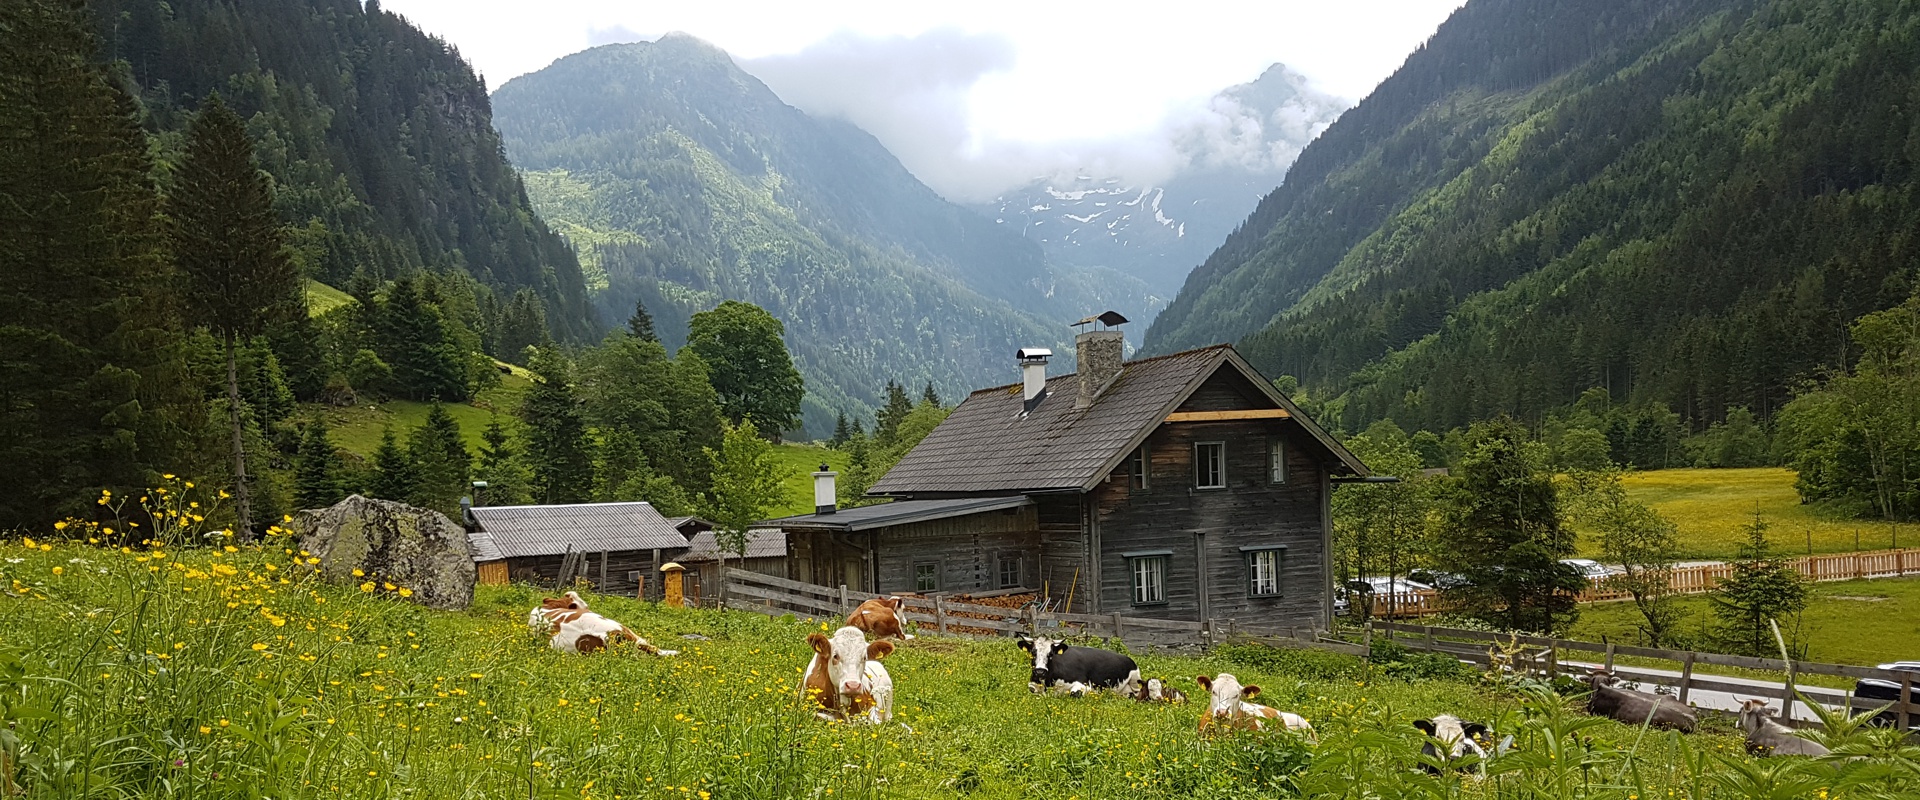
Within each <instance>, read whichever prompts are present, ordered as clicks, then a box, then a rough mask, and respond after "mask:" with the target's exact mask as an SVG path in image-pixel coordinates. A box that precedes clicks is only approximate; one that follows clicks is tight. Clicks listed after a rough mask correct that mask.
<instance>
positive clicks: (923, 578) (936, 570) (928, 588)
mask: <svg viewBox="0 0 1920 800" xmlns="http://www.w3.org/2000/svg"><path fill="white" fill-rule="evenodd" d="M913 590H914V591H916V592H937V591H940V564H939V563H938V562H933V561H927V562H922V563H919V564H915V565H913Z"/></svg>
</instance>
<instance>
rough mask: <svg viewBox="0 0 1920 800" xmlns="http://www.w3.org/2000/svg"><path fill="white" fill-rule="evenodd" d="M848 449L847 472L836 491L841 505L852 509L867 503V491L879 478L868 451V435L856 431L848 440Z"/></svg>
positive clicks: (837, 484) (841, 478) (836, 485)
mask: <svg viewBox="0 0 1920 800" xmlns="http://www.w3.org/2000/svg"><path fill="white" fill-rule="evenodd" d="M846 449H847V470H846V473H845V474H843V475H841V476H840V481H839V482H838V483H836V484H835V485H834V490H835V492H837V493H838V494H839V497H838V498H837V499H838V500H839V502H840V505H841V506H842V507H843V508H852V507H854V506H857V505H860V504H861V503H863V502H865V498H866V494H867V489H869V488H871V487H872V486H873V482H874V480H875V479H876V478H877V477H878V476H876V475H874V474H873V456H872V455H871V453H869V451H868V447H867V435H866V434H864V433H859V432H857V431H856V432H855V433H854V434H853V435H851V436H850V437H848V438H847V446H846Z"/></svg>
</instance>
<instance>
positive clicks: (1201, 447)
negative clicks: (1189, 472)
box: [1193, 441, 1227, 489]
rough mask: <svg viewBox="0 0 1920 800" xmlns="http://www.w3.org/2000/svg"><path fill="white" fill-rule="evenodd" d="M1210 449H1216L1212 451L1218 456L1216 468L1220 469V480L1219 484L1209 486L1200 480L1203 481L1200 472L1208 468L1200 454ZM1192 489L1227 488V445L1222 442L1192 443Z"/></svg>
mask: <svg viewBox="0 0 1920 800" xmlns="http://www.w3.org/2000/svg"><path fill="white" fill-rule="evenodd" d="M1210 447H1211V448H1216V449H1215V450H1214V452H1215V453H1217V454H1218V466H1219V468H1220V469H1219V471H1220V478H1219V480H1220V482H1219V483H1211V484H1210V483H1203V482H1202V480H1203V479H1202V475H1203V473H1202V470H1203V469H1206V468H1207V466H1208V460H1206V459H1203V458H1202V456H1201V453H1202V452H1204V451H1205V450H1206V449H1207V448H1210ZM1193 488H1195V489H1225V488H1227V443H1226V442H1224V441H1207V442H1194V443H1193Z"/></svg>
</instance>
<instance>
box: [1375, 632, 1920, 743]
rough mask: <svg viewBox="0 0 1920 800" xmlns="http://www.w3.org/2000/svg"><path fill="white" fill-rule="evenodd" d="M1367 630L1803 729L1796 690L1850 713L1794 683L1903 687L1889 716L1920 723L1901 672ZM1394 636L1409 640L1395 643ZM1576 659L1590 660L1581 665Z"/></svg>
mask: <svg viewBox="0 0 1920 800" xmlns="http://www.w3.org/2000/svg"><path fill="white" fill-rule="evenodd" d="M1371 629H1372V630H1373V631H1378V632H1380V634H1381V635H1384V636H1386V637H1387V638H1388V639H1389V640H1390V641H1392V642H1393V643H1394V644H1398V645H1400V646H1402V647H1405V648H1407V649H1409V650H1421V651H1426V652H1433V653H1444V654H1446V655H1449V656H1453V657H1455V658H1458V659H1460V660H1462V661H1472V662H1474V663H1476V664H1480V665H1483V666H1492V662H1493V661H1494V659H1495V658H1507V657H1511V658H1513V659H1514V663H1513V666H1514V668H1515V669H1516V670H1520V671H1537V672H1538V673H1540V674H1543V675H1555V674H1557V675H1568V676H1573V677H1579V676H1582V675H1585V674H1587V673H1588V671H1589V670H1590V668H1591V667H1592V666H1600V667H1604V668H1606V669H1609V670H1612V671H1613V672H1614V674H1616V675H1618V676H1620V677H1621V678H1622V679H1623V680H1628V681H1634V682H1637V683H1640V684H1642V685H1643V686H1664V687H1667V688H1670V689H1672V690H1673V692H1674V696H1675V697H1677V698H1678V699H1679V700H1680V702H1682V703H1685V702H1687V701H1688V700H1689V699H1690V696H1691V695H1692V694H1693V693H1694V692H1696V691H1701V692H1726V693H1729V694H1734V695H1737V696H1739V697H1742V698H1748V697H1764V698H1767V699H1770V700H1775V701H1779V702H1780V704H1781V705H1780V707H1781V709H1782V712H1781V716H1782V719H1785V720H1789V721H1793V722H1797V723H1799V724H1802V725H1805V724H1807V723H1809V722H1813V721H1814V720H1810V719H1808V718H1807V717H1808V714H1806V713H1804V712H1796V711H1795V710H1793V706H1792V705H1790V704H1789V703H1788V702H1787V700H1788V699H1790V698H1793V697H1794V693H1795V691H1796V690H1797V691H1798V692H1799V693H1800V694H1801V695H1804V696H1805V697H1806V699H1807V700H1810V701H1813V702H1818V703H1821V704H1823V705H1827V706H1832V707H1835V708H1846V707H1847V699H1848V695H1849V693H1848V692H1844V691H1841V690H1838V689H1828V688H1824V687H1817V686H1798V685H1797V681H1798V679H1799V676H1801V675H1829V676H1834V677H1841V678H1852V679H1855V680H1858V679H1861V678H1877V679H1879V680H1885V681H1892V682H1894V683H1897V684H1899V685H1900V700H1899V701H1898V702H1896V703H1894V704H1893V706H1892V707H1891V708H1890V709H1888V710H1889V711H1890V712H1891V713H1893V714H1895V715H1896V717H1897V722H1898V724H1899V725H1900V726H1903V727H1904V726H1906V725H1907V724H1908V722H1909V715H1920V703H1915V702H1913V701H1914V700H1915V697H1914V692H1913V684H1914V681H1915V679H1916V676H1915V674H1914V673H1911V672H1902V671H1899V670H1884V669H1874V668H1872V667H1855V666H1848V665H1845V664H1819V663H1813V662H1802V661H1795V662H1786V661H1781V660H1779V659H1773V658H1753V657H1750V656H1733V655H1725V654H1721V653H1700V652H1695V651H1691V650H1661V649H1657V648H1652V647H1634V646H1630V645H1622V644H1595V643H1593V642H1580V641H1574V640H1570V639H1553V638H1548V637H1544V636H1525V635H1512V634H1504V633H1488V632H1485V631H1469V630H1461V629H1457V628H1436V627H1433V626H1431V625H1410V624H1406V623H1399V622H1385V621H1377V622H1374V623H1371ZM1395 634H1407V635H1402V636H1396V635H1395ZM1508 648H1513V652H1512V653H1511V654H1509V653H1507V652H1505V651H1506V650H1507V649H1508ZM1577 654H1589V655H1588V656H1587V657H1586V658H1584V659H1582V658H1580V657H1579V656H1578V655H1577ZM1596 656H1597V657H1596ZM1619 656H1627V657H1635V658H1648V659H1658V660H1662V661H1670V662H1673V663H1674V664H1675V665H1676V666H1678V669H1677V670H1659V669H1654V668H1649V667H1631V666H1622V665H1619V664H1616V663H1615V661H1614V660H1615V658H1616V657H1619ZM1583 662H1584V663H1583ZM1705 666H1719V667H1735V668H1739V669H1750V670H1762V671H1767V672H1778V673H1781V674H1782V675H1784V676H1785V677H1784V678H1783V679H1782V680H1780V681H1779V682H1777V683H1773V682H1766V681H1759V680H1755V679H1751V678H1738V677H1732V676H1726V675H1713V674H1710V673H1706V672H1703V671H1701V669H1700V668H1701V667H1705ZM1670 673H1671V674H1670ZM1886 702H1888V701H1884V700H1867V701H1862V702H1861V704H1860V705H1861V707H1862V708H1872V707H1878V706H1880V705H1882V704H1884V703H1886ZM1721 710H1727V709H1721ZM1796 717H1797V718H1796ZM1914 721H1920V716H1916V717H1914Z"/></svg>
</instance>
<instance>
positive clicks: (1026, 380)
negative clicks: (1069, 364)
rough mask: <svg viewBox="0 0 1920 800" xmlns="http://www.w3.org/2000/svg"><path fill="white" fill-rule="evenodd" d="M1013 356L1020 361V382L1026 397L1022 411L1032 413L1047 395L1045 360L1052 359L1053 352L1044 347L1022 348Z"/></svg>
mask: <svg viewBox="0 0 1920 800" xmlns="http://www.w3.org/2000/svg"><path fill="white" fill-rule="evenodd" d="M1013 354H1014V357H1015V358H1018V359H1020V380H1021V383H1022V384H1023V387H1022V388H1023V390H1024V394H1025V396H1026V404H1025V407H1024V408H1023V409H1022V410H1023V411H1032V410H1033V407H1034V406H1037V405H1040V401H1041V400H1042V399H1045V397H1046V395H1047V359H1049V358H1052V357H1053V351H1052V350H1048V349H1047V348H1044V347H1022V348H1020V349H1019V350H1015V351H1014V353H1013Z"/></svg>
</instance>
